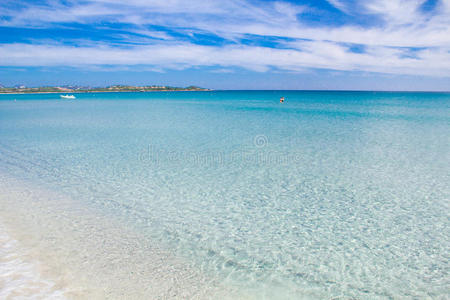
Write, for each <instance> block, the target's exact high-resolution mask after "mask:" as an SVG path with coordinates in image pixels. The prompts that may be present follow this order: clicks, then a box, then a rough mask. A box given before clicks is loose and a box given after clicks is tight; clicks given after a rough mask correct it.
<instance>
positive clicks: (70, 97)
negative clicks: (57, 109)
mask: <svg viewBox="0 0 450 300" xmlns="http://www.w3.org/2000/svg"><path fill="white" fill-rule="evenodd" d="M59 96H60V97H61V98H64V99H75V96H74V95H59Z"/></svg>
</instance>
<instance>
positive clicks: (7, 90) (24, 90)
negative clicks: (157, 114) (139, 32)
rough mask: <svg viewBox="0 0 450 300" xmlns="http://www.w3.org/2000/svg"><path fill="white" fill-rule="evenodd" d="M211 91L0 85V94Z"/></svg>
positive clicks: (172, 88)
mask: <svg viewBox="0 0 450 300" xmlns="http://www.w3.org/2000/svg"><path fill="white" fill-rule="evenodd" d="M202 91H211V90H210V89H205V88H201V87H197V86H188V87H171V86H157V85H151V86H129V85H114V86H110V87H104V88H102V87H97V88H91V87H31V88H29V87H2V88H0V94H58V93H70V94H72V93H107V92H202Z"/></svg>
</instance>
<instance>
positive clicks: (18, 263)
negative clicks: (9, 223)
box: [0, 223, 66, 299]
mask: <svg viewBox="0 0 450 300" xmlns="http://www.w3.org/2000/svg"><path fill="white" fill-rule="evenodd" d="M14 298H27V299H66V297H65V296H64V291H62V290H60V289H57V288H56V285H55V283H54V282H53V281H51V280H49V279H46V278H44V277H43V276H42V274H41V272H40V271H39V262H37V261H30V260H29V259H27V257H26V255H25V254H24V253H23V249H21V247H20V244H19V243H18V241H16V240H14V239H12V238H11V237H10V236H9V235H8V234H7V232H6V230H5V228H4V226H3V225H2V224H1V223H0V299H14Z"/></svg>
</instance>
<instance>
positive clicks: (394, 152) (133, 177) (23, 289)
mask: <svg viewBox="0 0 450 300" xmlns="http://www.w3.org/2000/svg"><path fill="white" fill-rule="evenodd" d="M74 95H75V96H76V99H74V100H68V99H67V100H66V99H60V97H59V94H0V205H1V209H0V241H1V244H2V246H1V248H0V298H7V297H11V298H14V297H27V296H30V297H38V298H61V299H64V298H80V297H81V298H90V299H104V298H110V299H119V298H124V297H126V298H128V299H142V298H148V299H225V298H229V299H445V298H446V297H448V295H449V288H450V280H449V276H448V272H449V270H450V264H449V258H450V252H449V249H450V242H449V239H448V237H449V236H450V229H449V228H450V221H449V220H450V215H449V211H450V210H449V199H450V187H449V184H448V183H449V182H450V156H449V154H450V146H449V145H450V92H413V91H406V92H400V91H345V90H339V91H324V90H321V91H314V90H302V91H294V90H235V91H220V90H213V91H206V92H203V91H196V92H150V93H138V92H112V93H109V92H104V93H103V92H102V93H76V94H74ZM281 97H285V101H284V103H280V101H279V100H280V98H281Z"/></svg>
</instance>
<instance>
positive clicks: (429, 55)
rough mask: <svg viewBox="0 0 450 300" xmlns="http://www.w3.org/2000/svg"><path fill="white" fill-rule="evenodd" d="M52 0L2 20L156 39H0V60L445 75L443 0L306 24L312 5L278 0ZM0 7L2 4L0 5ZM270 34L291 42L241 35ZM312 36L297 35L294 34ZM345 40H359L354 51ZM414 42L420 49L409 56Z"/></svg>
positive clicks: (385, 4) (447, 4) (394, 0)
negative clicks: (118, 27)
mask: <svg viewBox="0 0 450 300" xmlns="http://www.w3.org/2000/svg"><path fill="white" fill-rule="evenodd" d="M328 2H330V3H331V4H332V5H334V6H335V7H336V8H338V9H340V10H342V11H344V12H346V13H356V12H355V11H352V10H351V7H350V5H347V4H346V3H345V2H344V1H343V0H328ZM68 3H69V4H62V3H61V2H58V1H52V2H51V5H47V6H43V5H34V4H28V5H26V4H24V6H23V8H22V9H21V10H20V12H17V11H16V10H15V11H12V10H11V9H10V8H7V7H6V6H5V7H4V9H3V12H2V13H0V15H1V14H3V15H4V16H6V17H7V18H4V19H3V21H1V20H2V19H1V18H0V24H3V26H19V27H20V26H23V27H29V26H31V27H46V26H48V27H52V26H54V25H55V24H58V25H62V24H66V22H77V23H83V24H94V25H93V26H96V28H100V30H101V23H102V22H116V23H117V22H118V23H127V24H129V25H132V27H133V28H132V29H129V30H128V31H129V32H130V33H137V34H142V35H145V36H148V37H152V38H156V39H160V41H157V42H156V44H155V41H154V39H151V40H150V39H146V38H140V39H137V38H136V37H135V36H133V35H126V34H125V35H123V34H122V36H121V38H122V39H123V40H124V41H125V42H129V43H130V44H139V45H136V46H130V47H128V48H126V49H124V48H119V47H115V45H113V44H109V45H108V44H107V43H100V44H92V43H86V41H84V42H83V41H80V42H79V43H78V46H79V47H68V46H64V45H62V44H58V43H55V42H53V43H52V42H50V43H49V42H46V43H45V45H44V44H43V43H42V42H41V43H38V44H33V45H30V44H2V45H0V65H3V66H40V65H42V66H56V65H73V66H87V65H101V64H108V65H138V64H142V65H149V66H152V68H156V69H161V70H162V69H167V68H187V67H193V66H218V67H219V68H220V69H223V68H229V67H234V66H239V67H245V68H248V69H251V70H256V71H266V70H268V69H271V68H276V69H281V70H287V71H301V70H305V68H326V69H334V70H359V71H370V72H381V73H390V74H419V75H425V74H426V75H434V76H450V54H449V51H450V0H443V1H441V2H440V4H439V5H438V7H437V9H436V11H435V12H434V13H433V15H430V14H424V13H423V12H421V11H420V9H419V8H420V6H421V5H422V4H423V3H424V0H372V1H364V0H359V1H353V2H352V3H353V4H354V5H356V7H358V8H359V9H360V10H361V11H360V12H359V13H363V14H367V15H373V16H377V17H378V18H379V19H380V20H383V23H381V24H379V25H378V26H374V27H362V26H356V25H345V26H340V27H329V26H327V27H312V26H310V25H307V24H305V23H304V22H302V14H303V13H307V12H308V7H305V6H302V5H293V4H291V3H287V2H284V1H276V2H265V1H264V2H255V1H243V0H240V1H239V0H228V1H221V0H210V1H200V0H191V1H183V0H164V1H159V0H128V1H120V0H91V1H83V2H77V1H72V2H68ZM0 9H1V4H0ZM148 25H159V26H166V27H169V28H171V29H172V30H174V31H178V32H181V33H184V34H189V33H193V32H197V33H198V32H201V33H210V34H215V35H218V36H220V37H222V38H224V39H226V40H228V41H229V42H230V43H231V42H233V43H234V44H233V45H229V44H228V45H225V46H222V47H219V46H200V45H195V44H193V43H189V42H183V43H181V42H178V43H176V42H175V38H174V37H173V36H171V35H169V34H168V33H165V32H162V31H156V30H149V29H148ZM249 34H252V35H259V36H276V37H282V38H288V39H292V40H293V41H290V42H285V43H282V44H280V47H279V48H278V49H275V48H270V47H262V46H260V47H257V46H246V45H242V44H240V38H242V37H243V36H245V35H249ZM305 39H306V40H308V41H300V40H305ZM346 43H354V44H362V45H364V49H365V52H364V53H354V52H352V51H350V50H349V48H348V47H347V46H345V44H346ZM411 47H420V48H423V49H421V50H417V51H416V52H415V53H414V55H413V56H411V55H409V53H408V51H410V50H409V48H411Z"/></svg>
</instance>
